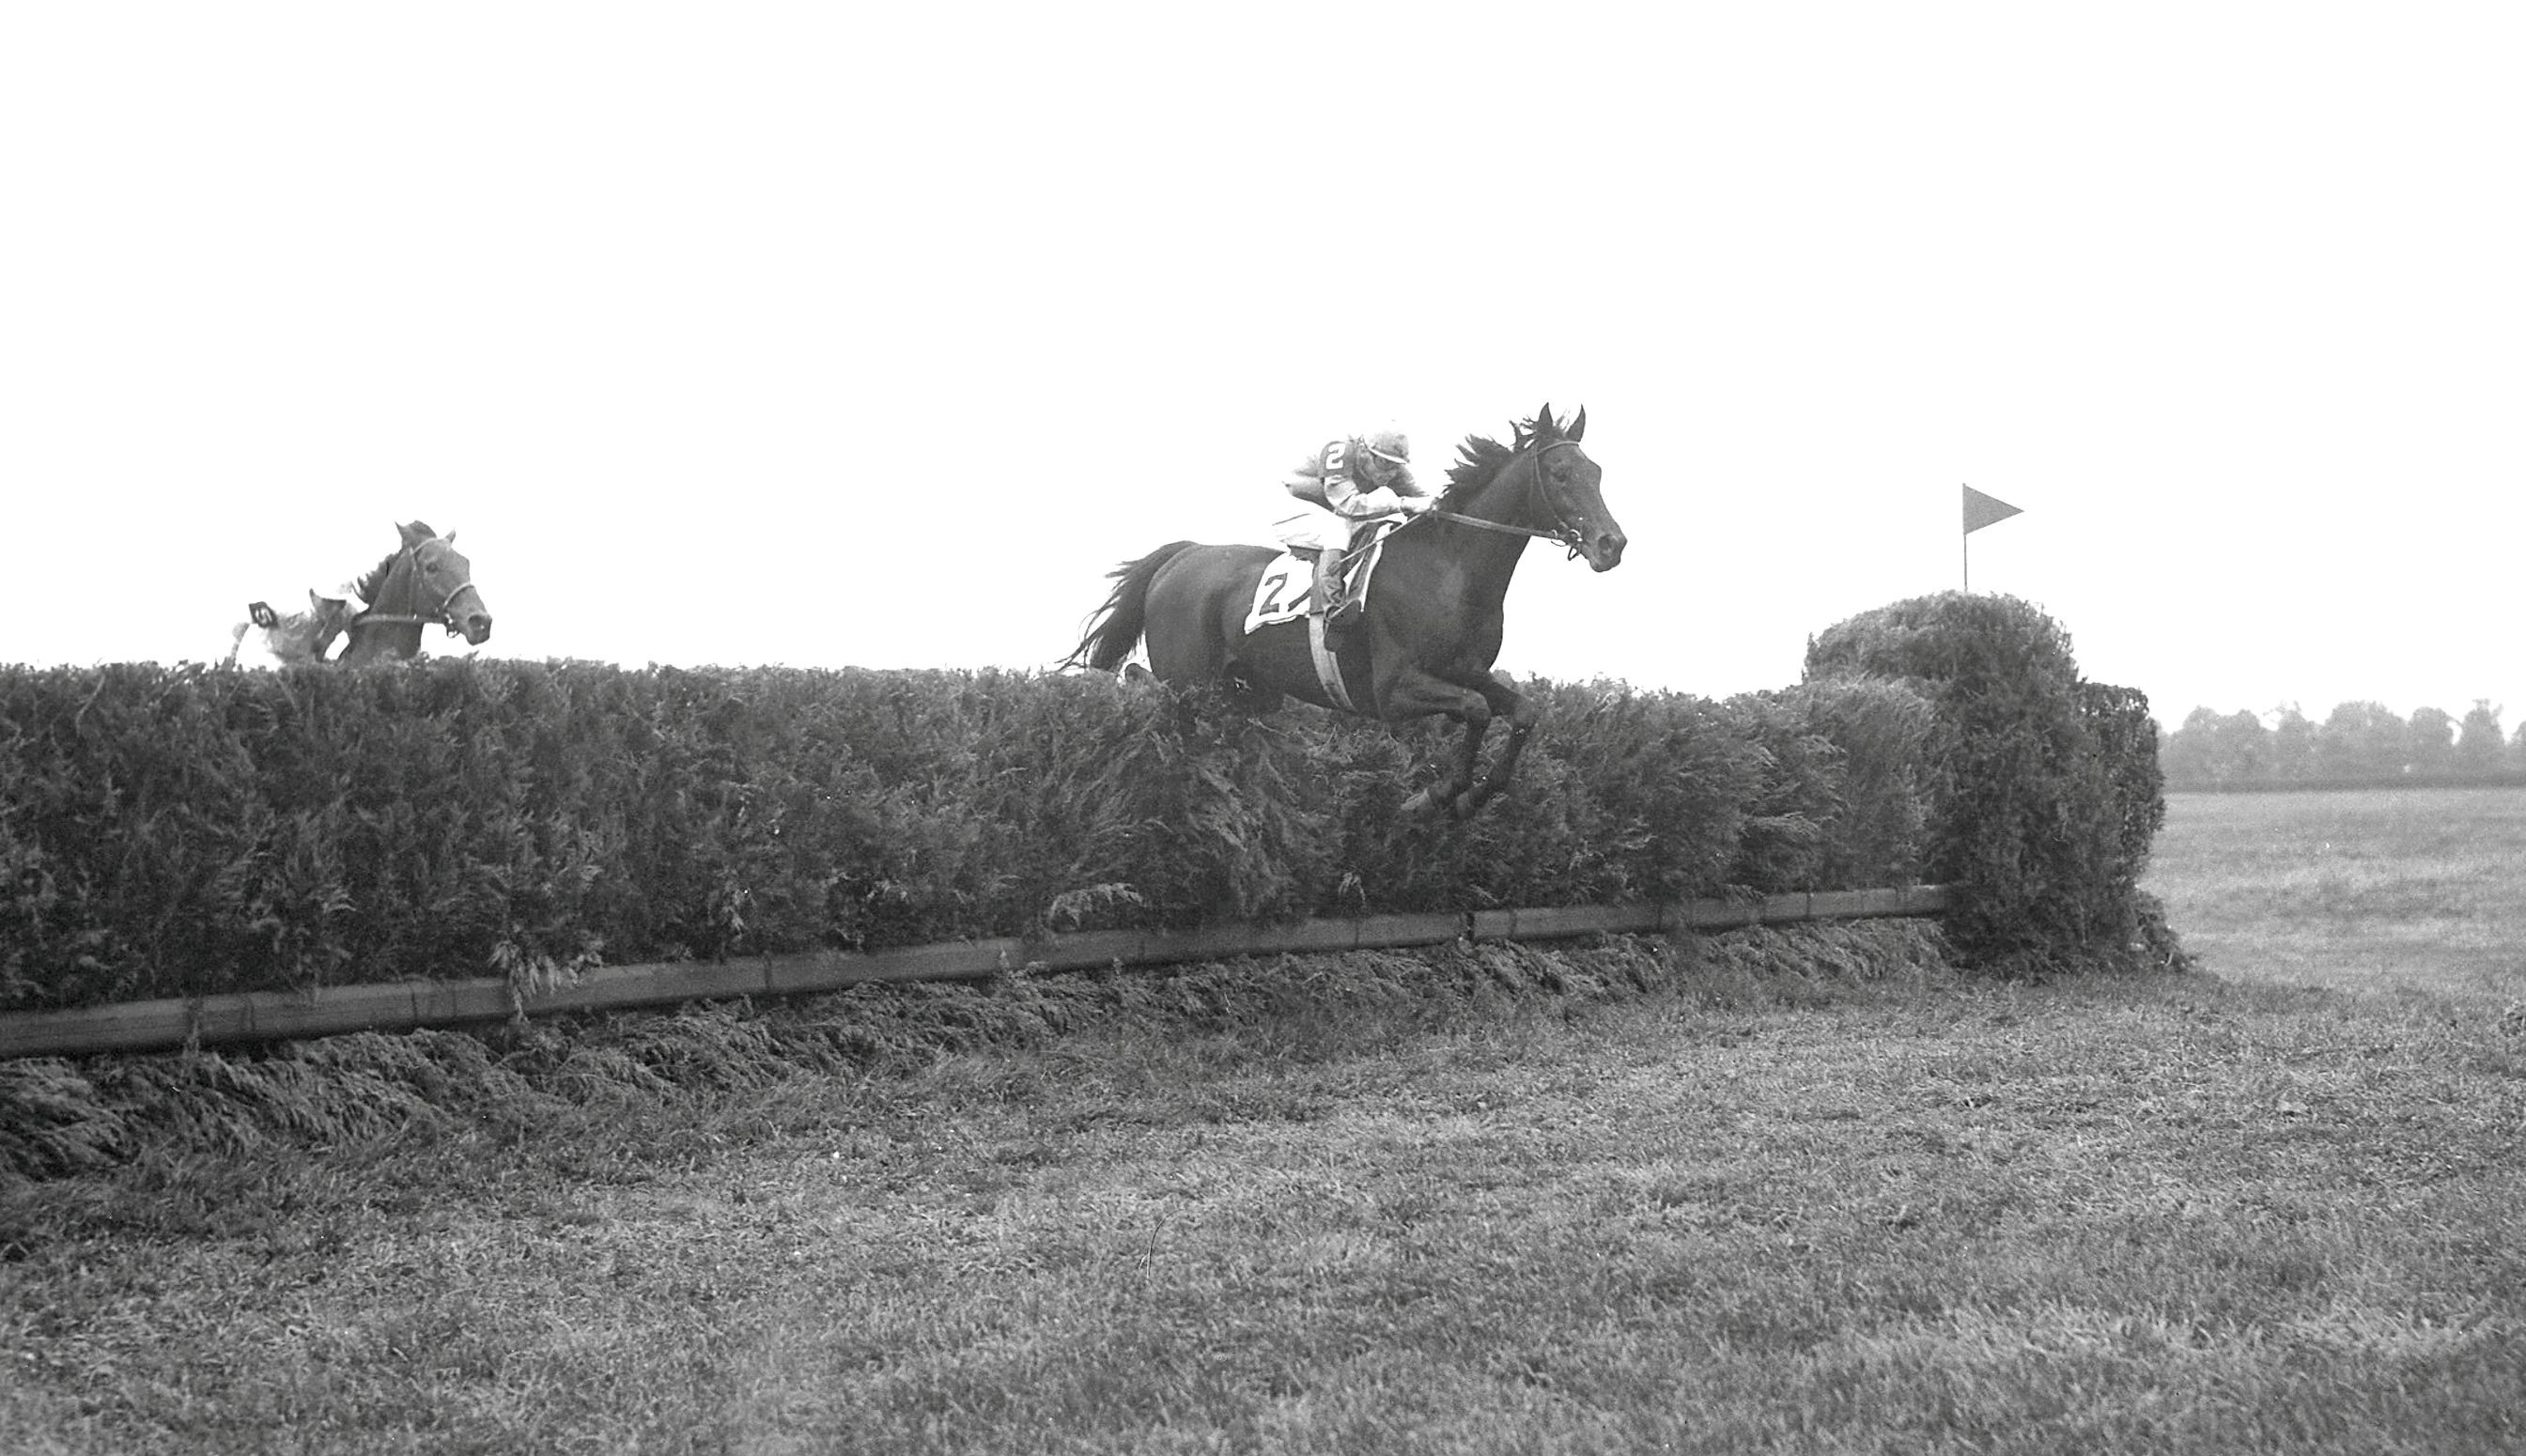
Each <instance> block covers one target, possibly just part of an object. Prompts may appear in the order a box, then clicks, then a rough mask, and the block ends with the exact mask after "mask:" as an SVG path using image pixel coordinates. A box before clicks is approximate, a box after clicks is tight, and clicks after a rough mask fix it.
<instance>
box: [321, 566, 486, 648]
mask: <svg viewBox="0 0 2526 1456" xmlns="http://www.w3.org/2000/svg"><path fill="white" fill-rule="evenodd" d="M401 554H402V555H405V556H409V555H411V554H412V548H411V547H409V546H407V547H405V548H404V550H403V551H402V553H401ZM413 570H414V571H415V572H416V573H418V572H419V571H420V565H419V563H415V564H414V567H413ZM473 584H474V583H473V582H471V581H459V582H457V583H456V584H455V585H454V586H453V587H450V588H449V589H448V592H447V595H445V596H443V597H440V598H439V599H438V606H437V607H436V608H435V609H434V610H433V611H432V612H431V613H430V615H429V616H426V617H423V616H415V615H414V614H412V613H410V612H363V613H361V614H360V615H359V616H357V617H354V618H352V619H351V621H350V623H349V626H351V627H430V626H433V625H434V626H438V627H443V628H447V629H448V630H449V631H454V630H456V624H454V623H452V622H450V621H448V620H447V604H448V603H449V602H452V601H454V600H456V599H457V598H458V597H459V596H462V595H463V594H464V593H465V591H466V590H467V588H469V587H471V586H472V585H473Z"/></svg>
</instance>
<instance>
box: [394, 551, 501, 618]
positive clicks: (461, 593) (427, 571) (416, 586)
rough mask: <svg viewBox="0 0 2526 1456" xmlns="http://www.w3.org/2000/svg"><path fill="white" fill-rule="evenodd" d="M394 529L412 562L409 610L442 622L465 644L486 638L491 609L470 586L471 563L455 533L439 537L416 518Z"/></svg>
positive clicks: (472, 583) (472, 579)
mask: <svg viewBox="0 0 2526 1456" xmlns="http://www.w3.org/2000/svg"><path fill="white" fill-rule="evenodd" d="M395 529H396V530H398V531H400V532H401V533H402V534H403V549H404V552H405V554H406V555H407V556H409V557H410V558H411V561H412V596H413V602H412V605H411V607H410V608H409V610H410V611H411V612H412V613H413V614H414V615H416V616H420V617H423V618H427V619H429V620H431V621H435V622H438V623H441V624H443V625H444V626H445V627H446V628H447V634H448V635H449V636H451V637H453V636H460V635H461V636H463V637H464V638H465V644H466V645H467V646H469V647H480V646H481V645H482V644H483V643H484V642H487V641H489V640H490V639H491V612H490V609H489V608H487V607H485V606H483V605H482V593H481V592H480V591H477V590H475V589H474V563H472V562H470V561H468V560H466V559H465V553H464V552H462V551H459V550H457V549H456V533H455V532H454V531H449V532H448V533H447V534H446V535H443V536H442V535H439V534H437V533H436V532H434V531H432V530H431V529H430V528H429V527H428V526H425V525H423V524H422V523H421V522H418V521H415V522H412V523H410V524H409V525H398V526H396V527H395Z"/></svg>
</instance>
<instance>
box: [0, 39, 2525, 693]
mask: <svg viewBox="0 0 2526 1456" xmlns="http://www.w3.org/2000/svg"><path fill="white" fill-rule="evenodd" d="M2521 42H2526V11H2522V10H2520V9H2519V8H2517V7H2515V6H2513V5H2455V6H2437V5H2409V6H2361V7H2346V6H2333V5H2313V4H2296V5H2279V4H2267V5H2243V6H2240V5H2220V4H2215V3H2198V0H2197V3H2183V4H2139V5H2134V4H2123V5H2114V6H2097V7H2078V8H2075V9H2074V8H2071V7H2061V6H2031V5H2024V4H1996V5H1985V6H1956V5H1936V4H1931V5H1903V6H1889V5H1847V6H1830V5H1795V6H1791V5H1777V6H1749V5H1727V6H1716V5H1712V6H1690V5H1688V6H1654V5H1646V4H1641V3H1639V0H1621V3H1617V4H1612V5H1605V6H1594V5H1588V4H1563V5H1555V6H1535V5H1517V6H1500V5H1479V4H1464V3H1450V4H1444V5H1426V6H1421V5H1414V6H1381V5H1376V4H1362V3H1357V0H1353V3H1344V4H1335V5H1317V4H1291V3H1279V4H1274V5H1269V6H1245V7H1237V8H1235V10H1234V11H1232V10H1231V9H1230V8H1227V7H1215V6H1194V5H1186V4H1181V3H1167V4H1149V5H1114V4H1095V3H1082V4H1070V5H1058V6H1056V5H1038V4H1024V5H1018V4H1011V5H980V6H977V5H965V6H953V5H918V4H902V5H886V6H878V5H871V4H841V5H832V4H817V5H743V4H712V5H699V4H695V5H683V6H671V5H637V4H607V5H550V4H535V3H531V0H503V3H498V4H467V3H435V4H430V5H414V6H397V7H386V6H375V5H343V4H336V3H320V4H306V5H273V4H264V3H251V0H239V3H230V4H217V5H198V4H183V5H176V4H166V5H148V4H138V5H114V4H61V5H41V6H37V5H27V6H13V7H10V8H9V9H8V10H7V11H6V13H5V19H0V209H5V218H6V222H5V226H0V542H5V547H6V553H5V560H6V562H7V566H8V576H9V582H8V584H9V592H8V595H9V599H10V603H11V607H10V610H9V611H8V613H7V614H6V616H5V618H0V661H22V662H33V663H64V662H67V663H87V662H94V661H99V660H124V659H155V660H158V661H175V660H177V659H187V658H189V659H206V658H211V657H215V656H217V655H218V654H219V653H220V652H222V651H224V650H225V648H226V647H227V627H228V625H229V624H231V623H232V622H235V621H237V620H238V619H239V618H240V617H241V615H242V609H243V606H244V603H245V602H246V601H247V600H249V599H251V598H258V597H260V598H266V599H269V600H271V601H273V602H274V603H275V604H276V605H281V606H284V607H287V606H290V605H294V604H299V603H302V602H303V599H304V598H303V591H304V588H306V587H307V586H310V585H330V584H331V583H333V582H335V581H338V580H340V579H342V578H343V577H348V576H350V575H353V574H354V573H356V572H358V571H360V570H362V569H364V568H366V567H368V566H370V565H373V564H374V563H375V562H376V560H377V559H378V557H379V556H380V555H382V554H383V553H384V552H385V551H386V550H387V548H388V547H390V546H391V545H392V544H393V543H394V531H393V527H392V523H393V522H395V521H397V520H405V519H411V518H415V517H419V518H422V519H424V520H427V521H429V522H430V523H431V524H433V525H435V526H437V527H440V528H442V529H453V530H454V531H456V532H457V537H458V545H459V546H460V547H461V548H462V549H464V550H466V551H467V552H468V553H469V554H470V555H471V556H472V557H473V560H474V565H475V579H476V581H477V583H478V584H479V585H480V588H481V590H482V593H483V595H484V597H485V598H486V600H487V601H488V603H489V605H490V607H491V610H492V611H493V612H494V614H496V617H497V620H498V626H497V628H496V630H495V633H494V635H493V637H492V639H491V641H490V642H489V643H488V644H487V645H486V646H485V647H484V648H482V649H481V650H482V651H483V652H485V653H490V654H496V655H505V656H515V657H523V658H530V659H540V658H545V657H576V658H594V659H600V660H608V661H616V662H622V663H625V664H628V665H637V664H641V663H646V662H665V663H683V664H698V663H708V662H722V663H773V662H779V663H792V664H800V665H824V666H839V665H843V664H863V665H868V666H873V667H939V666H955V667H980V666H985V665H1002V666H1011V667H1037V666H1042V665H1045V664H1047V663H1049V662H1051V661H1052V660H1053V659H1055V658H1058V657H1059V656H1060V655H1062V654H1063V653H1064V652H1066V651H1067V650H1068V649H1069V647H1070V646H1071V644H1072V643H1073V641H1074V640H1075V639H1076V636H1077V632H1078V628H1079V627H1080V625H1081V622H1082V619H1083V618H1085V617H1086V614H1087V612H1088V611H1089V610H1090V609H1091V608H1092V607H1093V606H1094V605H1095V604H1096V602H1097V601H1098V600H1099V599H1100V598H1101V597H1102V595H1103V590H1104V587H1105V584H1106V583H1105V581H1104V579H1103V574H1104V573H1105V572H1106V571H1107V570H1108V569H1109V568H1110V567H1112V566H1113V565H1114V564H1115V563H1117V562H1118V561H1120V560H1122V559H1124V558H1126V557H1132V556H1137V555H1139V554H1141V553H1143V552H1145V551H1147V550H1149V549H1151V548H1154V547H1155V546H1157V545H1159V544H1161V543H1163V542H1165V541H1169V540H1174V539H1178V538H1181V537H1192V538H1195V539H1201V540H1262V539H1265V538H1266V537H1267V532H1268V524H1269V523H1270V522H1271V521H1272V520H1273V519H1274V518H1275V517H1277V516H1279V515H1281V514H1284V508H1283V500H1284V497H1282V496H1281V495H1280V494H1279V487H1278V485H1277V483H1276V482H1277V480H1278V479H1279V477H1280V476H1281V474H1282V473H1283V471H1284V470H1285V469H1286V468H1287V467H1288V465H1289V464H1291V463H1292V462H1293V461H1294V460H1296V459H1297V458H1298V457H1299V456H1300V455H1301V454H1303V453H1304V452H1305V451H1306V450H1308V449H1309V448H1310V447H1311V446H1313V445H1314V444H1315V443H1316V442H1317V441H1319V440H1321V439H1323V438H1325V437H1326V436H1328V435H1331V434H1334V433H1339V432H1345V431H1349V430H1354V429H1358V428H1364V427H1369V426H1373V425H1376V424H1380V423H1383V422H1386V421H1389V420H1391V421H1394V422H1396V423H1398V424H1400V425H1401V426H1402V427H1405V428H1406V429H1408V430H1409V431H1410V432H1411V434H1412V436H1413V439H1414V442H1415V451H1416V454H1417V455H1418V456H1419V457H1420V458H1421V460H1422V461H1423V468H1424V470H1425V472H1434V471H1436V470H1438V469H1439V468H1440V467H1443V465H1444V464H1445V463H1446V461H1447V460H1448V459H1449V458H1451V457H1452V455H1453V448H1454V445H1455V443H1456V442H1457V441H1459V440H1461V439H1462V438H1463V437H1464V436H1466V435H1467V434H1472V433H1480V434H1489V435H1501V434H1503V433H1504V432H1505V431H1506V429H1507V427H1508V426H1509V423H1510V421H1511V420H1512V419H1514V418H1523V417H1525V416H1527V415H1530V414H1532V413H1533V412H1534V410H1535V408H1536V407H1537V406H1538V405H1540V404H1541V403H1543V402H1545V401H1547V400H1548V401H1550V402H1551V403H1552V404H1553V406H1554V407H1555V408H1556V409H1558V410H1563V411H1567V410H1569V409H1572V408H1574V407H1576V406H1579V405H1585V406H1587V407H1588V411H1589V422H1590V429H1589V433H1588V447H1589V450H1590V453H1591V455H1593V456H1594V457H1595V459H1596V460H1597V461H1598V462H1599V463H1600V464H1601V465H1602V466H1603V467H1604V471H1605V481H1604V483H1605V496H1606V500H1607V502H1608V504H1609V505H1610V506H1611V507H1612V509H1613V510H1614V512H1615V514H1616V515H1617V516H1619V517H1620V518H1621V520H1622V523H1623V525H1624V527H1625V528H1626V529H1627V530H1628V531H1629V532H1630V535H1631V538H1632V547H1631V552H1630V555H1629V556H1628V557H1627V559H1626V560H1625V562H1624V564H1623V565H1622V567H1621V568H1620V569H1619V570H1617V571H1615V572H1613V573H1611V574H1608V575H1606V576H1602V577H1594V576H1591V575H1590V574H1589V573H1588V572H1587V571H1586V570H1585V569H1584V568H1583V567H1581V566H1579V565H1577V564H1574V563H1569V562H1565V561H1563V560H1562V559H1561V558H1560V555H1559V553H1557V552H1547V551H1542V550H1538V551H1533V552H1530V553H1529V555H1528V557H1527V560H1526V563H1525V566H1524V568H1523V570H1522V571H1521V573H1520V575H1519V577H1518V579H1517V583H1516V585H1515V587H1514V588H1513V590H1512V591H1511V592H1510V595H1509V627H1508V642H1507V647H1506V649H1505V651H1504V652H1503V654H1502V657H1501V666H1503V667H1506V668H1509V669H1511V670H1512V671H1515V672H1518V673H1522V674H1523V673H1536V674H1542V675H1544V676H1547V677H1552V678H1590V677H1596V676H1603V677H1609V678H1624V679H1627V680H1629V681H1631V682H1633V683H1635V684H1638V685H1642V686H1648V687H1671V688H1677V689H1681V690H1686V691H1691V692H1696V693H1703V694H1708V695H1712V696H1719V695H1724V694H1728V693H1733V692H1738V691H1743V690H1747V689H1752V688H1760V687H1771V686H1779V685H1784V684H1787V683H1790V682H1793V681H1795V680H1796V679H1797V677H1798V673H1799V665H1800V660H1801V656H1802V653H1803V651H1804V647H1805V643H1806V639H1807V637H1808V635H1809V634H1811V633H1813V632H1816V631H1820V630H1821V629H1823V628H1826V627H1829V626H1831V625H1832V624H1834V623H1836V622H1839V621H1841V620H1843V619H1844V618H1845V617H1848V616H1850V615H1851V614H1853V613H1856V612H1860V611H1863V610H1866V609H1868V608H1871V607H1875V606H1879V605H1882V604H1884V603H1886V602H1890V601H1894V600H1896V599H1899V598H1902V597H1906V596H1912V595H1916V594H1919V593H1923V592H1930V591H1938V590H1943V589H1946V588H1949V587H1953V586H1955V585H1957V584H1958V577H1959V573H1960V567H1961V561H1960V551H1959V546H1960V537H1959V530H1958V495H1959V491H1958V486H1959V485H1960V484H1965V483H1970V484H1972V485H1974V486H1976V487H1977V488H1979V489H1982V490H1984V491H1987V492H1989V493H1991V494H1993V495H1996V496H1998V497H2000V498H2001V499H2003V500H2006V501H2009V502H2011V503H2013V504H2015V505H2018V506H2020V507H2022V508H2023V509H2024V513H2025V514H2023V515H2021V516H2018V517H2016V518H2015V519H2012V520H2009V521H2006V522H2003V523H2001V524H1999V525H1997V526H1995V527H1990V528H1988V529H1986V530H1983V531H1981V532H1978V533H1976V534H1975V535H1974V536H1973V537H1972V538H1971V540H1972V547H1973V557H1972V570H1973V585H1974V586H1975V587H1976V588H1978V589H1988V590H1994V591H2004V592H2010V593H2014V594H2016V595H2019V596H2023V597H2026V598H2028V599H2030V600H2032V601H2034V602H2036V603H2038V604H2040V605H2042V606H2044V607H2046V609H2047V610H2049V611H2050V612H2051V613H2052V615H2053V616H2054V617H2055V618H2056V619H2057V620H2059V621H2060V622H2061V623H2062V625H2063V626H2064V627H2066V628H2068V629H2069V631H2070V632H2071V634H2072V636H2073V639H2074V641H2075V644H2076V647H2077V649H2078V653H2079V657H2080V662H2081V666H2082V668H2083V669H2084V671H2085V672H2086V673H2087V675H2088V676H2089V677H2091V678H2097V679H2099V680H2104V681H2110V682H2120V683H2126V684H2130V685H2134V686H2138V687H2140V688H2143V689H2144V690H2146V691H2147V693H2148V694H2149V696H2150V698H2151V700H2152V702H2153V704H2154V706H2155V708H2156V710H2157V712H2158V714H2159V716H2160V718H2161V720H2162V721H2164V722H2165V723H2166V724H2167V725H2168V726H2169V727H2172V726H2174V725H2175V724H2176V723H2178V722H2180V721H2181V720H2182V719H2183V717H2184V715H2185V714H2186V713H2187V712H2188V711H2189V710H2191V709H2192V708H2194V707H2196V706H2198V705H2208V706H2212V707H2215V708H2218V709H2219V710H2221V711H2223V712H2226V711H2233V710H2235V709H2238V708H2248V707H2250V708H2256V709H2268V708H2270V707H2272V706H2274V705H2275V704H2278V703H2280V702H2283V701H2291V700H2295V701H2298V702H2300V703H2302V704H2303V705H2304V706H2305V708H2306V710H2307V712H2308V713H2309V714H2311V715H2312V716H2315V717H2317V718H2321V717H2323V715H2324V714H2325V713H2326V712H2327V711H2328V710H2329V709H2330V708H2331V707H2332V706H2333V705H2334V704H2335V703H2337V702H2341V701H2344V700H2347V699H2375V700H2377V701H2380V702H2383V703H2385V704H2387V705H2388V706H2389V707H2391V708H2393V709H2394V710H2395V711H2397V712H2398V713H2404V714H2408V713H2409V712H2410V711H2411V710H2412V709H2413V708H2415V707H2418V706H2421V705H2423V704H2429V705H2435V706H2439V707H2443V708H2445V709H2447V710H2449V711H2450V712H2451V713H2454V714H2457V715H2459V716H2461V714H2462V713H2463V712H2464V710H2465V709H2466V707H2467V706H2469V705H2470V703H2471V701H2472V700H2473V699H2474V698H2476V697H2488V698H2490V699H2492V700H2493V701H2494V702H2495V703H2498V704H2501V706H2503V707H2505V708H2506V709H2508V710H2509V711H2508V713H2507V715H2506V717H2505V718H2504V719H2503V723H2504V724H2505V726H2507V727H2508V728H2512V729H2513V728H2515V727H2516V726H2517V724H2518V722H2519V720H2520V719H2521V717H2526V651H2521V649H2520V632H2521V626H2520V596H2519V589H2518V586H2517V580H2518V569H2519V560H2520V556H2521V550H2520V543H2519V530H2518V527H2519V523H2520V519H2521V513H2520V511H2519V509H2518V507H2517V505H2516V504H2515V502H2516V501H2517V499H2518V496H2519V491H2520V487H2521V485H2526V430H2522V429H2521V427H2520V420H2521V414H2520V406H2521V402H2526V261H2521V260H2526V186H2521V180H2526V165H2521V164H2526V156H2521V153H2526V86H2521V85H2520V84H2518V79H2517V78H2518V77H2519V75H2526V44H2521ZM431 642H432V647H431V649H430V650H433V651H445V650H449V649H450V648H454V649H455V650H462V647H461V644H456V643H449V642H445V641H444V639H440V638H438V637H436V636H435V634H433V635H432V637H431Z"/></svg>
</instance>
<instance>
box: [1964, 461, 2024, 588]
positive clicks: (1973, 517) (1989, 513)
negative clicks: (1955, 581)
mask: <svg viewBox="0 0 2526 1456" xmlns="http://www.w3.org/2000/svg"><path fill="white" fill-rule="evenodd" d="M1964 491H1965V495H1964V503H1965V516H1964V527H1965V531H1964V564H1965V590H1967V591H1971V590H1973V533H1974V532H1975V531H1978V530H1980V529H1982V528H1983V527H1986V526H1989V525H1991V524H1993V523H1994V522H1997V521H2005V520H2007V519H2008V518H2009V517H2011V516H2014V515H2017V514H2019V513H2018V509H2017V507H2015V506H2012V505H2010V504H2009V503H2008V502H2006V501H2004V500H2001V499H2000V498H1999V497H1997V496H1995V495H1985V494H1983V493H1982V492H1981V491H1979V490H1976V489H1974V488H1973V487H1972V486H1970V485H1968V486H1966V487H1964Z"/></svg>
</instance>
